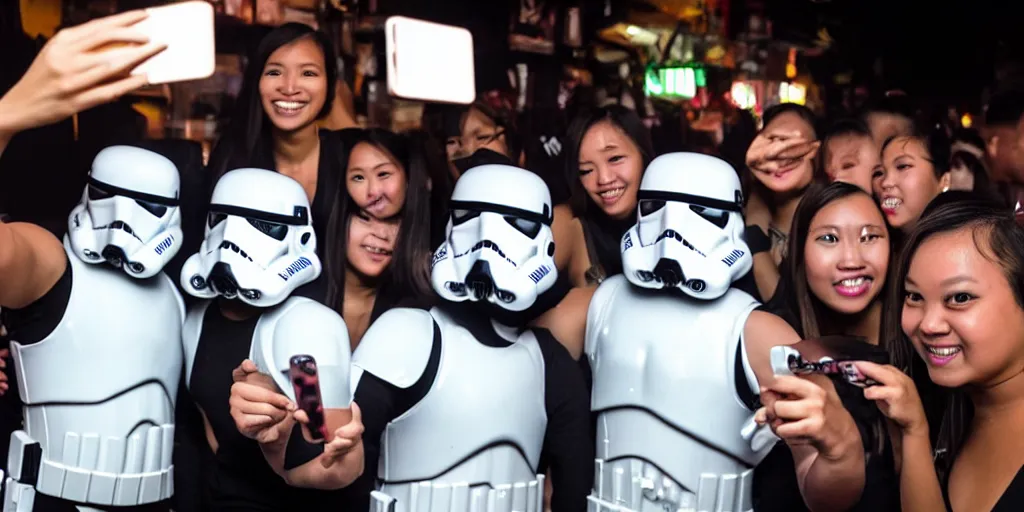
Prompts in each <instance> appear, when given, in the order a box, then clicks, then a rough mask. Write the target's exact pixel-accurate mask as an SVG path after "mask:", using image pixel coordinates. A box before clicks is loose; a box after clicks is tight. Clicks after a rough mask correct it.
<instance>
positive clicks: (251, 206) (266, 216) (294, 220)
mask: <svg viewBox="0 0 1024 512" xmlns="http://www.w3.org/2000/svg"><path fill="white" fill-rule="evenodd" d="M210 210H211V213H210V220H209V226H208V227H207V230H206V238H205V240H203V244H202V247H201V249H200V252H199V253H197V254H194V255H192V256H191V257H190V258H189V259H188V261H187V262H186V263H185V266H184V268H183V269H182V273H181V280H182V285H183V286H185V287H186V290H187V291H188V292H189V293H191V294H193V295H195V296H197V297H204V298H212V297H216V296H218V295H220V296H223V297H225V298H230V299H239V300H242V301H244V302H246V303H248V304H251V305H256V306H260V307H263V308H265V309H263V310H262V311H261V312H260V314H259V319H258V320H257V323H256V328H255V330H254V331H253V335H252V340H251V343H250V348H249V356H248V357H249V359H251V360H252V361H253V362H254V363H256V366H257V367H258V368H259V370H260V372H261V373H264V374H267V375H269V376H271V377H272V378H273V379H274V382H275V383H277V385H278V387H279V388H280V390H281V391H282V392H283V393H284V394H285V395H286V396H288V397H289V398H290V399H292V400H293V401H294V400H296V396H295V389H294V387H293V385H292V383H291V379H290V377H289V369H290V360H291V358H292V357H293V356H296V355H309V356H312V357H313V359H314V360H315V361H316V364H317V370H318V375H319V386H320V398H321V404H322V405H323V408H324V409H342V408H348V407H349V406H350V404H351V402H352V391H351V388H350V387H349V368H350V364H351V348H350V344H349V339H348V328H347V327H346V326H345V321H344V320H342V318H341V316H340V315H338V313H337V312H335V311H334V310H332V309H330V308H328V307H326V306H324V305H322V304H320V303H318V302H316V301H313V300H310V299H307V298H304V297H289V294H291V292H292V291H294V290H295V289H296V288H298V287H299V286H301V285H302V284H305V283H308V282H310V281H312V280H314V279H316V278H317V276H319V274H320V268H321V264H320V259H319V258H318V257H317V255H316V237H315V236H314V235H313V228H312V220H311V219H310V217H309V199H308V198H307V196H306V193H305V192H304V191H303V189H302V186H301V185H299V183H298V182H296V181H295V180H293V179H291V178H289V177H287V176H284V175H281V174H278V173H276V172H273V171H267V170H262V169H239V170H234V171H230V172H228V173H227V174H225V175H224V176H223V177H222V178H221V179H220V180H219V181H218V182H217V186H216V188H215V189H214V191H213V205H212V206H211V207H210ZM299 261H302V262H303V263H302V264H298V263H291V264H289V263H290V262H299ZM250 292H252V293H250ZM211 304H212V301H203V302H201V303H199V304H197V305H195V306H193V308H192V309H190V310H189V312H188V317H187V319H186V321H185V327H184V332H183V336H182V343H183V344H184V348H185V364H186V366H185V373H186V375H185V378H186V381H185V382H186V383H189V384H191V378H192V368H193V365H194V363H195V358H196V353H197V351H198V349H199V341H200V338H201V336H202V332H203V319H204V317H205V315H206V311H207V309H208V308H209V307H210V305H211ZM225 405H226V404H225Z"/></svg>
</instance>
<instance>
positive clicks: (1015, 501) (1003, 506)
mask: <svg viewBox="0 0 1024 512" xmlns="http://www.w3.org/2000/svg"><path fill="white" fill-rule="evenodd" d="M948 484H949V483H948V482H947V483H946V485H943V486H942V499H943V500H944V501H945V502H946V510H947V511H952V510H953V506H952V505H951V504H950V503H949V485H948ZM1021 510H1024V466H1021V468H1020V469H1019V470H1018V471H1017V475H1016V476H1014V477H1013V480H1011V481H1010V485H1008V486H1007V487H1006V490H1005V491H1003V495H1002V496H1000V497H999V501H997V502H996V506H994V507H992V512H1020V511H1021Z"/></svg>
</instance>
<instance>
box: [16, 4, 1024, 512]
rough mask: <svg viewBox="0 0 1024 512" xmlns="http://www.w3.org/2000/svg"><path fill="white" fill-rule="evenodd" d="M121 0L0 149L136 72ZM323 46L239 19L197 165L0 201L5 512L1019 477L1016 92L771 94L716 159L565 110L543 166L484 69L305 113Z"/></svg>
mask: <svg viewBox="0 0 1024 512" xmlns="http://www.w3.org/2000/svg"><path fill="white" fill-rule="evenodd" d="M144 16H145V14H143V13H139V12H132V13H125V14H121V15H117V16H114V17H110V18H105V19H101V20H96V21H92V22H89V23H86V24H84V25H80V26H77V27H73V28H69V29H65V30H63V31H61V32H59V33H58V34H57V35H56V36H55V37H54V38H53V39H52V40H51V41H50V42H49V43H48V44H47V45H46V46H45V47H44V48H43V50H42V52H41V53H40V55H39V56H38V57H37V59H36V61H35V62H34V64H33V65H32V67H31V68H30V69H29V71H28V72H27V73H26V74H25V75H24V77H23V78H22V80H21V81H20V82H19V83H18V84H17V85H15V86H14V88H13V89H11V90H10V91H8V92H7V93H6V94H5V95H4V96H3V97H2V98H0V154H2V151H3V150H4V148H5V147H6V146H7V144H8V143H9V142H10V141H11V138H12V137H13V136H14V135H15V134H16V133H18V132H20V131H24V130H28V129H31V128H34V127H38V126H43V125H46V124H48V123H53V122H56V121H59V120H61V119H63V118H66V117H68V116H70V115H72V114H74V113H76V112H79V111H82V110H84V109H88V108H91V107H93V106H95V105H99V104H101V103H104V102H108V101H111V100H113V99H115V98H118V97H120V96H122V95H124V94H126V93H128V92H130V91H132V90H135V89H137V88H138V87H140V86H142V85H144V81H145V79H144V77H140V76H133V75H128V74H127V71H128V70H130V69H132V68H133V67H134V66H136V65H137V64H138V63H139V62H142V61H144V60H145V59H146V58H149V57H150V56H152V55H154V54H155V53H158V52H159V51H161V48H160V47H159V46H157V45H154V44H151V43H148V42H147V41H146V40H145V39H144V38H143V37H141V36H139V35H138V34H136V33H135V32H133V31H132V29H131V28H130V25H132V24H133V23H135V22H137V21H139V20H140V19H142V17H144ZM111 43H123V44H125V45H126V49H125V50H123V51H122V52H121V53H119V54H118V55H119V59H120V60H119V61H117V62H110V61H109V59H108V60H103V59H101V58H100V57H99V56H98V55H99V54H97V53H95V52H93V50H94V49H96V48H99V47H102V46H104V45H108V44H111ZM333 52H334V51H333V49H332V45H331V43H330V41H329V40H328V39H327V38H326V36H325V35H323V34H322V33H321V32H318V31H316V30H314V29H312V28H309V27H308V26H305V25H300V24H285V25H282V26H280V27H278V28H276V29H274V30H273V31H271V32H270V33H269V34H268V35H267V36H266V37H264V38H263V40H262V41H261V42H260V43H259V45H258V47H257V48H256V50H255V52H254V54H253V56H252V58H251V59H250V60H249V62H248V66H247V68H246V71H245V78H244V81H243V86H242V89H241V91H240V94H239V97H238V100H237V102H236V107H237V111H236V112H235V113H234V114H233V115H232V117H231V122H230V124H229V125H228V126H227V128H226V130H225V131H224V133H223V134H222V135H221V136H220V139H219V141H218V142H217V144H216V146H215V148H214V150H213V152H212V154H211V155H210V158H209V162H208V164H207V165H206V166H205V169H204V170H202V172H201V174H199V175H196V176H185V175H182V173H181V172H180V169H179V167H180V166H176V165H175V163H174V162H172V160H174V158H170V159H169V157H168V156H167V155H165V156H161V155H160V154H159V153H160V152H159V151H154V150H153V148H151V147H129V146H113V147H110V148H107V149H105V150H104V151H102V152H101V153H100V155H98V156H97V158H96V160H95V162H94V163H93V166H92V170H91V174H90V177H89V182H88V185H87V187H86V190H85V191H84V192H83V195H82V200H81V202H80V204H79V206H78V207H76V209H75V210H74V211H72V212H71V215H70V217H69V224H68V231H67V235H66V236H63V234H62V235H61V236H55V235H54V234H53V233H50V232H49V231H47V230H45V229H42V228H39V227H37V226H34V225H32V224H30V223H19V222H14V223H0V307H2V308H3V316H2V317H0V318H2V325H3V326H4V328H5V329H6V332H7V336H8V337H9V339H10V341H11V350H10V351H4V352H3V353H2V355H3V356H4V357H3V358H2V359H0V393H7V394H10V392H11V391H12V389H14V384H15V383H17V388H16V390H17V392H18V393H19V395H20V398H21V400H22V402H23V403H24V419H23V421H24V425H23V426H22V427H19V428H20V429H19V430H18V431H16V432H15V433H14V434H13V437H12V443H11V454H12V455H10V456H9V457H8V458H7V461H8V462H7V464H6V471H7V474H6V477H7V482H6V485H5V508H4V510H5V511H29V510H54V511H58V510H168V509H171V508H173V509H174V510H178V511H185V510H215V511H221V510H225V511H226V510H321V509H322V510H397V511H407V512H411V511H413V510H428V511H440V510H445V511H448V510H452V511H454V510H460V511H462V510H473V511H478V510H479V511H483V510H487V511H492V510H493V511H497V510H528V511H540V510H544V509H548V510H554V511H556V512H561V511H575V510H579V511H582V510H597V511H605V510H607V511H612V510H636V511H641V510H644V511H646V510H743V511H747V510H758V511H772V510H779V511H794V510H815V511H833V510H865V511H866V510H871V511H872V512H878V511H883V510H908V511H916V510H920V511H926V510H927V511H934V510H943V509H945V510H955V511H973V510H995V511H1009V510H1019V509H1017V508H1016V507H1019V506H1024V442H1022V441H1021V439H1024V435H1022V434H1024V259H1022V258H1024V227H1021V226H1020V225H1018V224H1017V223H1016V220H1015V207H1016V209H1018V210H1019V207H1020V204H1019V202H1018V198H1017V196H1016V195H1015V194H1016V193H1015V192H1014V190H1016V188H1015V183H1017V182H1018V181H1020V182H1024V93H1022V92H1019V91H1007V92H1005V93H1002V94H1000V95H997V96H996V97H994V98H993V99H992V100H991V102H990V103H989V106H988V107H987V111H986V113H985V116H984V117H985V119H984V123H983V126H982V129H981V131H980V132H979V131H975V130H967V129H956V130H953V129H950V128H949V127H948V123H946V122H944V121H943V120H942V119H939V118H932V117H929V116H926V115H923V111H922V110H921V109H919V108H916V107H915V106H913V103H912V102H911V101H910V99H909V98H907V97H906V96H902V95H889V96H886V97H883V98H882V99H881V100H879V101H878V102H875V103H873V104H871V105H869V106H867V107H866V108H865V109H864V110H863V111H862V112H851V113H850V114H849V117H848V118H842V119H828V120H823V119H819V118H818V117H817V116H816V115H815V114H814V113H813V112H812V111H810V110H809V109H807V108H806V107H803V106H800V105H796V104H788V103H787V104H780V105H777V106H774V107H770V108H768V109H767V110H766V111H765V112H764V115H763V119H762V121H763V122H762V126H763V127H762V128H761V129H760V130H758V131H757V132H756V134H755V133H750V134H748V135H746V136H747V139H748V140H743V141H739V142H737V141H736V140H728V141H725V142H723V144H722V145H721V146H720V148H721V154H718V155H708V154H700V153H708V152H710V151H708V150H707V149H706V148H705V149H704V150H702V151H700V152H668V153H665V154H658V153H656V149H655V145H654V144H653V143H652V137H651V134H650V132H649V129H648V128H647V127H646V126H645V124H644V122H643V121H642V120H641V119H640V117H638V115H637V114H636V112H634V111H633V110H630V109H629V108H626V107H624V106H620V105H615V104H610V105H578V106H576V107H575V108H574V111H575V115H574V117H573V119H572V121H571V123H569V125H568V127H567V130H566V131H565V134H564V138H563V139H562V142H563V147H564V151H563V158H564V162H565V163H564V166H563V168H564V172H562V173H547V172H541V170H539V169H537V168H536V166H535V165H534V163H533V162H532V161H531V158H529V157H528V155H527V153H528V152H527V151H525V149H524V143H523V136H522V133H520V132H519V131H518V130H517V124H516V120H515V115H514V112H513V110H512V109H511V108H508V105H506V104H502V103H501V102H498V101H489V100H493V99H494V97H491V96H488V97H485V98H484V99H481V100H479V101H477V102H476V103H474V104H472V105H469V106H431V107H430V108H428V109H427V110H426V111H425V114H424V120H423V126H424V129H423V130H421V131H416V132H412V133H394V132H392V131H388V130H385V129H381V128H370V129H364V128H358V127H349V128H344V129H340V130H328V129H326V128H325V127H324V125H323V123H322V120H324V119H325V118H327V117H328V116H330V115H331V113H332V111H333V110H335V108H336V105H337V101H336V99H335V85H334V84H335V83H336V82H337V77H336V76H335V75H336V71H335V68H334V66H333V64H332V63H334V62H335V61H336V57H335V55H334V53H333ZM743 136H744V134H743V133H742V132H741V131H739V130H737V131H736V133H735V134H733V135H728V136H727V138H729V137H733V138H734V139H735V137H743ZM730 148H732V149H731V150H730ZM736 148H742V151H741V155H739V156H737V155H736V154H733V153H736ZM719 157H720V158H719ZM727 162H728V163H727ZM24 172H32V173H45V172H46V169H26V170H24ZM62 237H63V242H62V241H61V239H62ZM924 249H930V250H928V251H925V250H924ZM124 274H127V276H125V275H124ZM164 276H167V277H169V279H168V278H167V277H164ZM98 340H102V341H98ZM143 340H144V341H145V343H142V341H143ZM783 346H792V348H793V349H795V350H797V351H799V354H801V355H802V357H803V358H804V359H806V360H807V361H810V363H809V364H808V365H807V366H806V368H812V370H806V368H804V367H799V366H798V365H794V364H793V362H792V361H793V359H792V357H791V358H790V359H789V364H788V366H787V363H786V362H783V363H782V364H781V367H780V364H779V362H778V361H777V357H776V354H777V353H782V352H778V351H777V350H776V349H777V348H779V347H783ZM52 347H60V348H52ZM97 347H99V348H97ZM11 352H13V358H12V357H11V356H12V354H11ZM296 354H311V355H314V356H315V357H316V362H317V368H318V371H319V377H318V385H319V388H320V393H321V395H322V396H321V399H322V404H321V405H322V411H321V412H322V413H323V415H324V418H325V419H326V427H325V428H324V429H322V432H323V433H324V434H325V437H326V438H327V439H326V441H325V442H316V440H315V436H314V437H311V432H315V431H320V429H319V427H318V426H317V425H316V424H315V421H314V420H315V418H313V417H312V416H313V415H314V414H313V412H311V411H310V410H309V409H308V408H307V407H304V406H302V404H301V403H300V400H299V397H298V396H297V395H296V393H297V391H295V389H293V388H292V383H291V382H290V381H289V377H288V370H289V365H290V364H292V363H291V362H290V359H289V358H290V357H291V356H294V355H296ZM722 354H725V356H722ZM95 361H101V362H99V363H97V362H95ZM784 361H785V360H784ZM829 361H833V362H836V361H838V363H836V364H834V365H829V364H827V363H828V362H829ZM802 368H803V369H802ZM830 368H838V369H833V370H830ZM804 370H806V371H804ZM147 372H148V373H147ZM83 411H84V412H83ZM90 411H91V412H90ZM83 417H84V418H93V419H92V420H90V421H89V422H84V423H83V422H81V421H82V420H81V418H83ZM311 421H313V423H311ZM75 422H79V423H75ZM112 431H118V432H124V433H122V434H119V435H118V436H113V437H110V434H109V432H112ZM4 435H6V433H5V434H4ZM90 436H91V437H90ZM97 436H99V437H97ZM108 437H109V438H108ZM115 437H116V439H115ZM118 443H120V444H118ZM33 446H34V447H35V448H33ZM117 450H120V451H119V452H118V451H117ZM172 452H173V455H172ZM114 453H119V454H120V455H114ZM89 457H92V458H91V459H90V458H89ZM114 459H116V460H117V462H115V460H114ZM97 461H98V462H97ZM122 462H123V464H122ZM172 469H173V470H172ZM30 473H31V474H30ZM481 474H483V475H486V478H485V479H484V480H480V475H481ZM108 477H109V478H108ZM132 486H134V487H132ZM460 500H462V501H460ZM371 504H372V505H371ZM371 506H372V507H377V508H371ZM76 507H80V508H76ZM124 507H129V508H124ZM386 507H394V508H386ZM416 507H419V508H416ZM502 507H504V508H502ZM588 507H589V508H588Z"/></svg>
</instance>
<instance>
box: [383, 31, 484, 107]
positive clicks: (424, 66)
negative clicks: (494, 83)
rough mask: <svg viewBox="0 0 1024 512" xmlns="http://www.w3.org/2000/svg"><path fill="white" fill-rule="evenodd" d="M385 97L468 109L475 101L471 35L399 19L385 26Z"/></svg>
mask: <svg viewBox="0 0 1024 512" xmlns="http://www.w3.org/2000/svg"><path fill="white" fill-rule="evenodd" d="M384 29H385V31H386V37H385V44H384V46H385V52H386V54H387V55H386V58H387V70H388V93H389V94H391V95H392V96H397V97H399V98H407V99H412V100H419V101H436V102H439V103H459V104H463V105H468V104H470V103H473V100H475V99H476V72H475V70H474V69H473V35H472V34H470V33H469V31H468V30H466V29H464V28H459V27H453V26H449V25H441V24H438V23H431V22H428V21H422V20H417V19H412V18H405V17H402V16H392V17H390V18H388V20H387V22H386V23H385V28H384Z"/></svg>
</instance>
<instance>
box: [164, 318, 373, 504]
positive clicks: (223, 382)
mask: <svg viewBox="0 0 1024 512" xmlns="http://www.w3.org/2000/svg"><path fill="white" fill-rule="evenodd" d="M259 318H260V317H259V315H256V316H254V317H252V318H249V319H246V320H242V321H233V320H228V319H227V318H225V317H224V315H223V314H222V313H221V311H220V308H219V306H218V305H217V304H216V303H214V304H211V305H210V306H209V308H208V309H207V310H206V313H205V315H204V317H203V329H202V332H201V334H200V337H199V343H198V346H197V347H196V354H195V358H194V362H193V364H192V372H191V378H190V380H189V390H190V393H191V397H192V398H193V399H194V400H195V403H196V404H198V405H199V407H200V409H201V410H202V412H203V413H204V414H205V416H206V419H207V421H209V423H210V427H211V428H212V430H213V434H214V437H215V438H216V440H217V445H218V448H217V452H216V453H215V454H210V453H209V450H206V452H207V456H208V457H210V458H211V459H212V460H211V465H210V466H209V467H207V468H205V471H204V473H205V475H204V476H205V478H204V479H205V487H206V491H207V493H208V499H209V504H208V505H209V507H210V509H211V510H215V511H222V510H266V511H268V512H269V511H279V510H349V508H348V506H349V499H350V498H349V494H350V492H351V491H349V490H347V489H342V490H340V491H319V490H312V489H298V488H294V487H290V486H288V485H287V484H286V483H285V481H284V480H283V479H282V478H281V477H280V476H278V475H277V473H275V472H274V470H273V469H271V468H270V466H269V465H268V464H267V462H266V459H265V458H264V457H263V452H262V451H261V450H260V447H259V444H258V443H257V442H256V441H254V440H252V439H249V438H246V437H245V436H243V435H242V434H241V433H240V432H239V431H238V428H237V427H236V426H235V422H234V420H233V419H232V418H231V413H230V409H229V406H228V401H229V398H230V396H231V385H232V383H233V382H232V377H231V371H232V370H234V369H235V368H236V367H238V365H239V364H241V362H242V361H243V360H244V359H246V358H248V357H249V351H250V348H251V346H252V337H253V334H254V332H255V329H256V325H257V323H258V322H259ZM186 406H191V404H189V403H187V402H186V401H183V400H182V401H179V407H186ZM292 440H295V437H294V436H293V437H292ZM204 442H205V441H204ZM291 444H293V443H291V442H289V445H291ZM318 448H319V449H322V448H321V446H320V445H313V446H312V447H309V448H307V449H306V450H304V452H306V453H307V456H306V461H308V460H312V459H313V458H315V457H316V456H317V454H318V452H317V449H318ZM352 510H355V508H354V507H353V508H352Z"/></svg>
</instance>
